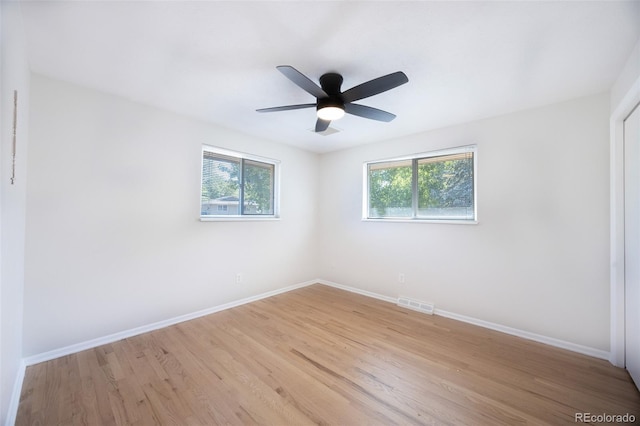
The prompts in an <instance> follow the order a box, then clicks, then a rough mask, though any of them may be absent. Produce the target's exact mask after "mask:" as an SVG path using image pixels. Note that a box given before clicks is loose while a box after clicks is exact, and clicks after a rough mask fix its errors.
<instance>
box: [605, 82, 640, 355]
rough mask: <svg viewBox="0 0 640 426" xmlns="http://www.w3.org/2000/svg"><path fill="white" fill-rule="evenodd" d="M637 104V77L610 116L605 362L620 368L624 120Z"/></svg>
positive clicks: (622, 340) (639, 86)
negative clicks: (608, 311)
mask: <svg viewBox="0 0 640 426" xmlns="http://www.w3.org/2000/svg"><path fill="white" fill-rule="evenodd" d="M638 103H640V76H638V78H637V79H636V81H635V82H634V83H633V84H632V85H631V87H630V89H629V91H628V92H627V93H626V95H625V96H624V98H623V99H622V100H621V101H620V103H619V104H618V105H617V106H615V109H614V110H613V112H612V113H611V117H610V121H609V126H610V151H609V152H610V157H609V161H610V214H611V216H610V219H609V220H610V248H609V250H610V292H611V299H610V309H611V322H610V326H611V336H610V346H611V347H610V350H609V362H611V363H612V364H613V365H615V366H617V367H624V365H625V360H624V349H625V348H624V343H625V334H624V321H625V318H624V120H625V119H626V118H627V117H628V116H629V115H630V114H631V112H632V111H633V110H634V109H635V107H636V106H637V105H638Z"/></svg>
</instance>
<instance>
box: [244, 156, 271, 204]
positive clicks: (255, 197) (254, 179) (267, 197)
mask: <svg viewBox="0 0 640 426" xmlns="http://www.w3.org/2000/svg"><path fill="white" fill-rule="evenodd" d="M274 169H275V167H274V165H273V164H268V163H262V162H259V161H253V160H244V161H243V168H242V175H243V180H244V182H243V183H244V203H243V204H244V206H243V211H242V214H250V215H254V214H255V215H260V214H266V215H272V214H273V193H274V191H273V186H274V185H273V181H274Z"/></svg>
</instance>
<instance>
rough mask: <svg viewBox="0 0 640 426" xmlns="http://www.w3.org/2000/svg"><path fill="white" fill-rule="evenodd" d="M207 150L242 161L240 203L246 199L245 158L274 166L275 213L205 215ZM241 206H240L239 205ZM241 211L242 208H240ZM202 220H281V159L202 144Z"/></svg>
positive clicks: (200, 208) (200, 210) (200, 209)
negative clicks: (243, 176)
mask: <svg viewBox="0 0 640 426" xmlns="http://www.w3.org/2000/svg"><path fill="white" fill-rule="evenodd" d="M205 152H208V153H211V154H213V155H217V156H220V157H230V158H232V159H235V160H238V161H239V163H240V177H241V178H240V183H239V191H240V194H239V195H240V196H239V197H238V198H239V203H241V202H242V200H243V199H244V195H243V191H244V187H243V183H242V173H243V170H244V160H247V161H254V162H259V163H264V164H268V165H271V166H273V214H246V213H245V214H242V213H239V214H235V215H230V214H219V215H215V214H213V215H203V214H202V184H203V179H204V176H203V168H204V155H205ZM239 207H240V206H239ZM238 210H239V212H241V211H242V209H240V208H239V209H238ZM199 212H200V215H199V217H200V221H201V222H218V221H270V220H279V219H280V160H276V159H273V158H267V157H261V156H258V155H253V154H247V153H244V152H238V151H232V150H229V149H225V148H219V147H216V146H212V145H202V149H201V151H200V206H199Z"/></svg>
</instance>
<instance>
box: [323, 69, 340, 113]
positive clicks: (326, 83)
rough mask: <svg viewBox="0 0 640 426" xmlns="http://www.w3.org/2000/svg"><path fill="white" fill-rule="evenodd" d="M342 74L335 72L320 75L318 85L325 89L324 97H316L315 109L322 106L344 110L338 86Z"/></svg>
mask: <svg viewBox="0 0 640 426" xmlns="http://www.w3.org/2000/svg"><path fill="white" fill-rule="evenodd" d="M342 81H343V79H342V76H341V75H340V74H337V73H333V72H330V73H326V74H323V75H322V76H321V77H320V87H322V90H324V91H325V93H326V94H327V95H329V96H328V97H326V98H318V103H317V106H316V110H321V109H322V108H327V107H334V108H340V109H342V110H344V101H343V100H342V96H341V92H340V86H341V85H342Z"/></svg>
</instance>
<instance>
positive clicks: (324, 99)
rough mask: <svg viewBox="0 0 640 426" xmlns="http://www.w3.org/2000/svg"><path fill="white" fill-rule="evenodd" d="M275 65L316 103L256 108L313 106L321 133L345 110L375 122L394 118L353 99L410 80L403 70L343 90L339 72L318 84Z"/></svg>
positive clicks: (288, 67)
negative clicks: (356, 102)
mask: <svg viewBox="0 0 640 426" xmlns="http://www.w3.org/2000/svg"><path fill="white" fill-rule="evenodd" d="M276 68H277V69H278V70H279V71H280V72H281V73H282V74H284V75H285V77H287V78H288V79H289V80H291V81H292V82H293V83H295V84H296V85H297V86H298V87H300V88H301V89H303V90H304V91H306V92H307V93H309V94H310V95H312V96H314V97H315V98H316V103H315V104H311V103H309V104H299V105H285V106H280V107H272V108H261V109H258V110H256V111H258V112H276V111H288V110H294V109H302V108H311V107H314V106H315V107H316V114H317V116H318V119H317V121H316V127H315V131H316V132H324V131H325V130H327V128H328V127H329V124H330V123H331V121H334V120H339V119H340V118H342V117H343V116H344V114H345V113H347V114H352V115H357V116H358V117H363V118H368V119H371V120H377V121H385V122H389V121H391V120H393V119H394V118H396V116H395V115H394V114H391V113H390V112H387V111H382V110H380V109H376V108H372V107H369V106H366V105H360V104H354V103H352V102H354V101H357V100H360V99H364V98H368V97H370V96H374V95H377V94H379V93H382V92H386V91H387V90H391V89H393V88H395V87H398V86H400V85H402V84H404V83H406V82H408V81H409V79H408V78H407V76H406V75H405V74H404V73H403V72H401V71H398V72H394V73H392V74H387V75H385V76H382V77H378V78H376V79H373V80H370V81H367V82H366V83H362V84H360V85H358V86H355V87H352V88H351V89H349V90H347V91H345V92H342V91H341V90H340V86H341V85H342V81H343V79H342V76H341V75H340V74H337V73H326V74H323V75H322V76H321V77H320V86H318V85H317V84H316V83H314V82H313V81H311V80H310V79H309V78H308V77H306V76H305V75H304V74H302V73H301V72H300V71H298V70H297V69H295V68H293V67H292V66H290V65H280V66H278V67H276Z"/></svg>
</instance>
